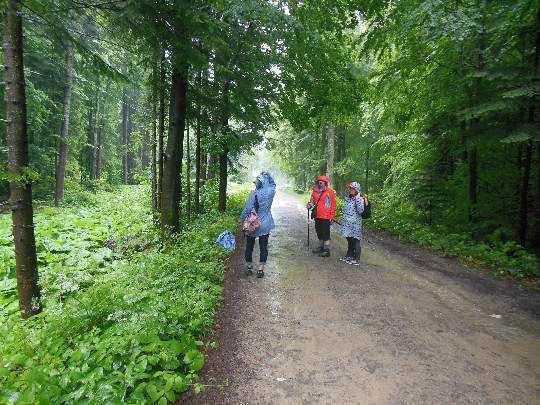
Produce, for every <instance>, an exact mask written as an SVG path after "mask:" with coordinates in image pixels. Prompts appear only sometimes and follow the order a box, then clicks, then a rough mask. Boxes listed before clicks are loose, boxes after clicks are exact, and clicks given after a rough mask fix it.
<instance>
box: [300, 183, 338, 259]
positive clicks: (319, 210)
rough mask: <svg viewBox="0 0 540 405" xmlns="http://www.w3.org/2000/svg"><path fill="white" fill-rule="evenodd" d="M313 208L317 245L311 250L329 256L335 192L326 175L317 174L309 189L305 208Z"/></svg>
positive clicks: (334, 214)
mask: <svg viewBox="0 0 540 405" xmlns="http://www.w3.org/2000/svg"><path fill="white" fill-rule="evenodd" d="M313 208H315V231H316V232H317V238H318V239H319V247H318V248H317V249H315V250H314V251H313V253H317V254H319V255H320V256H322V257H329V256H330V223H331V221H332V220H333V219H334V218H335V216H336V193H335V192H334V190H333V189H332V188H331V187H330V182H329V180H328V177H326V176H319V177H317V181H316V182H315V185H314V186H313V190H312V191H311V198H310V200H309V203H308V205H307V209H308V210H311V209H313Z"/></svg>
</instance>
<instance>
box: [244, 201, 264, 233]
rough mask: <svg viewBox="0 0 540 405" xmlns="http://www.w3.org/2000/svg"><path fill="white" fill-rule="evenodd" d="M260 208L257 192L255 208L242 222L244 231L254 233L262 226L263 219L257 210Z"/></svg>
mask: <svg viewBox="0 0 540 405" xmlns="http://www.w3.org/2000/svg"><path fill="white" fill-rule="evenodd" d="M258 209H259V200H258V198H257V194H255V208H253V209H252V210H251V212H250V213H249V215H248V216H247V217H246V219H244V222H243V223H242V231H243V232H244V233H245V234H247V235H249V234H253V233H255V232H256V231H257V229H259V228H260V227H261V219H260V218H259V215H258V214H257V211H258Z"/></svg>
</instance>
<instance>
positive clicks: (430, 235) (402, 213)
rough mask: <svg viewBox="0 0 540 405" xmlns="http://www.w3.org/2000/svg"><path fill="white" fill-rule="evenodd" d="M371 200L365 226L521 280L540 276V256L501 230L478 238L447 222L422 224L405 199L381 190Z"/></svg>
mask: <svg viewBox="0 0 540 405" xmlns="http://www.w3.org/2000/svg"><path fill="white" fill-rule="evenodd" d="M371 200H372V201H373V202H374V207H375V209H374V211H373V213H372V217H371V219H369V220H367V221H365V222H364V224H365V225H366V226H368V227H373V228H378V229H383V230H387V231H389V232H391V233H394V234H396V235H397V236H399V237H400V238H401V239H404V240H408V241H411V242H415V243H417V244H419V245H421V246H424V247H428V248H431V249H433V250H436V251H438V252H441V253H443V254H445V255H449V256H456V257H458V258H460V259H462V260H463V261H465V262H467V263H470V264H474V265H477V266H483V267H489V268H490V269H492V271H493V272H494V274H496V275H511V276H512V277H514V278H517V279H520V280H524V279H538V278H540V259H539V258H538V257H537V256H535V255H534V254H531V253H529V252H527V251H526V250H525V249H523V248H522V247H521V246H520V245H519V244H517V243H516V242H514V241H507V242H503V241H502V239H503V236H502V235H504V230H500V231H498V232H496V233H494V234H493V235H492V236H491V237H489V238H487V239H486V240H485V242H479V241H477V240H474V239H473V238H472V237H471V236H469V235H467V234H465V233H458V232H455V231H454V230H453V229H450V228H449V227H447V226H443V225H436V226H428V225H425V224H422V223H421V222H420V218H419V217H418V214H417V213H416V212H415V211H414V209H413V208H412V204H411V203H410V202H408V201H405V202H403V204H401V205H398V206H396V205H395V204H394V205H392V204H389V203H388V202H387V200H386V199H385V198H384V196H383V195H380V194H373V195H371Z"/></svg>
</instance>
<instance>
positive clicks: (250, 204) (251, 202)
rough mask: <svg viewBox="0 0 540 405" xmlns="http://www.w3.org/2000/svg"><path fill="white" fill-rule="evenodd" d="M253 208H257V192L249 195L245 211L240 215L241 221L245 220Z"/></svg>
mask: <svg viewBox="0 0 540 405" xmlns="http://www.w3.org/2000/svg"><path fill="white" fill-rule="evenodd" d="M253 208H255V192H253V191H252V192H251V193H249V197H248V199H247V201H246V206H245V207H244V211H242V214H241V215H240V221H243V220H245V219H246V218H247V216H248V215H249V213H250V212H251V210H253Z"/></svg>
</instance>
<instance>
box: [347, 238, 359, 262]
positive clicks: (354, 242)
mask: <svg viewBox="0 0 540 405" xmlns="http://www.w3.org/2000/svg"><path fill="white" fill-rule="evenodd" d="M360 253H362V247H361V246H360V240H359V239H356V238H347V256H348V257H352V258H353V259H356V260H358V259H360Z"/></svg>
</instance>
